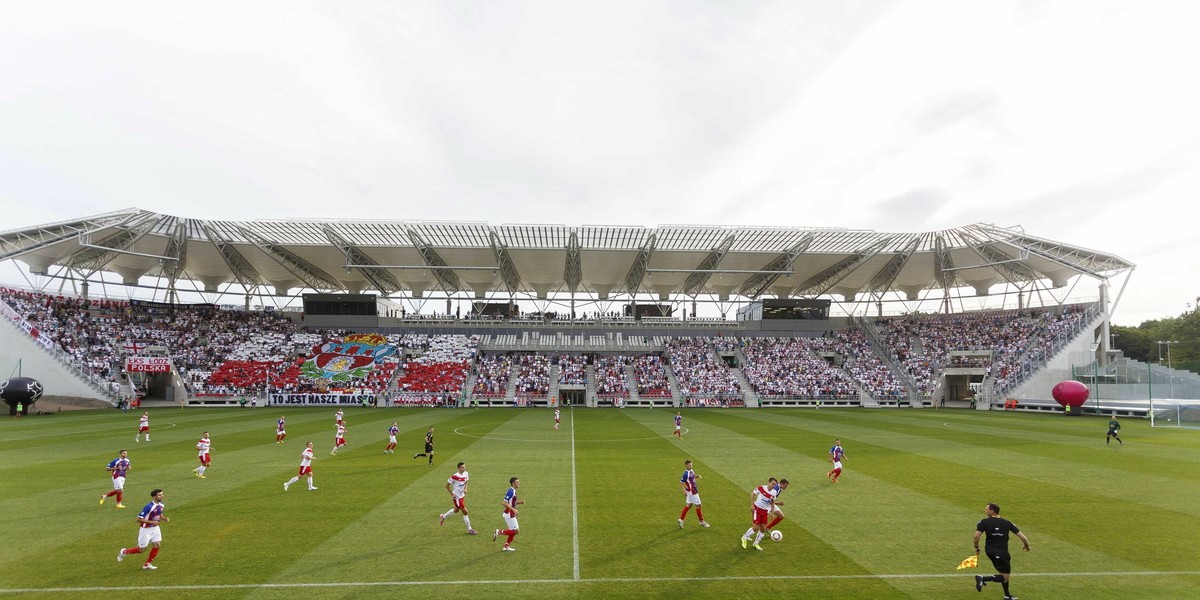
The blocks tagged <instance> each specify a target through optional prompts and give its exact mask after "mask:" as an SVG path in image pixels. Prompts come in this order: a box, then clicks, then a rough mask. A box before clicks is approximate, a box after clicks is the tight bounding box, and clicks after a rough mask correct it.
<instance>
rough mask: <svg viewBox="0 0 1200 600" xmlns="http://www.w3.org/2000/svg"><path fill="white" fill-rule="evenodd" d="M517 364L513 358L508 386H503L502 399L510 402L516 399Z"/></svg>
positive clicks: (526, 333) (518, 371)
mask: <svg viewBox="0 0 1200 600" xmlns="http://www.w3.org/2000/svg"><path fill="white" fill-rule="evenodd" d="M525 335H526V336H528V335H529V332H528V331H526V332H525ZM526 341H528V339H527V340H526ZM517 365H518V362H517V361H515V360H514V361H513V364H512V368H511V369H509V371H508V387H506V388H504V401H505V402H508V403H510V404H511V403H513V402H516V400H517V375H518V374H519V373H520V369H518V368H517Z"/></svg>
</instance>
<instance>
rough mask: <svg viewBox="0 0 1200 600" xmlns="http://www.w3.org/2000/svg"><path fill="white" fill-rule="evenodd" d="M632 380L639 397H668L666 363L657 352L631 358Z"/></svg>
mask: <svg viewBox="0 0 1200 600" xmlns="http://www.w3.org/2000/svg"><path fill="white" fill-rule="evenodd" d="M633 375H634V381H635V382H637V393H638V396H639V397H641V398H670V397H671V380H670V379H668V378H667V364H666V361H664V360H663V357H662V356H659V355H658V354H643V355H641V356H639V357H637V358H635V359H633Z"/></svg>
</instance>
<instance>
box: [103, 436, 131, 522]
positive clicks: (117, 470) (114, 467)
mask: <svg viewBox="0 0 1200 600" xmlns="http://www.w3.org/2000/svg"><path fill="white" fill-rule="evenodd" d="M106 468H107V469H108V470H109V472H111V473H112V482H113V491H111V492H109V493H107V494H104V495H103V496H100V505H101V506H103V505H104V499H105V498H108V497H109V496H116V497H117V508H125V505H124V504H121V496H122V495H123V494H124V493H125V474H126V473H128V472H129V453H128V452H126V451H125V450H121V451H120V452H118V453H117V457H116V458H114V459H112V460H111V461H109V463H108V466H107V467H106Z"/></svg>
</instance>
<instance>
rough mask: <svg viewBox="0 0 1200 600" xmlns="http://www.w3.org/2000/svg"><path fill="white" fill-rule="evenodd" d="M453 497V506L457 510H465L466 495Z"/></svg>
mask: <svg viewBox="0 0 1200 600" xmlns="http://www.w3.org/2000/svg"><path fill="white" fill-rule="evenodd" d="M453 498H454V508H457V509H458V510H461V511H463V512H467V498H466V496H453Z"/></svg>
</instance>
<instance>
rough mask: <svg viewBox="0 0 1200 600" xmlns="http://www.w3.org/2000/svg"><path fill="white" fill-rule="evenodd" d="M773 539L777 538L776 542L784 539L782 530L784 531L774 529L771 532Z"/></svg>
mask: <svg viewBox="0 0 1200 600" xmlns="http://www.w3.org/2000/svg"><path fill="white" fill-rule="evenodd" d="M771 539H773V540H775V541H776V542H778V541H780V540H782V539H783V532H782V531H772V532H771Z"/></svg>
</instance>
